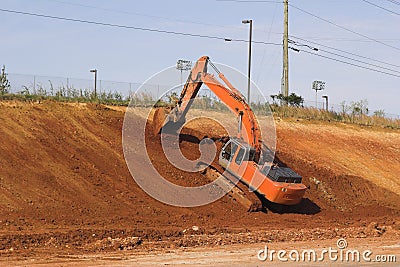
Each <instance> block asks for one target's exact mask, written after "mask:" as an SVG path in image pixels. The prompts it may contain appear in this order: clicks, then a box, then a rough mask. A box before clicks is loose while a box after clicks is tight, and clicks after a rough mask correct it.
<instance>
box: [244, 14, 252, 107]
mask: <svg viewBox="0 0 400 267" xmlns="http://www.w3.org/2000/svg"><path fill="white" fill-rule="evenodd" d="M242 23H243V24H250V33H249V66H248V72H247V102H248V103H249V105H250V73H251V37H252V33H253V20H252V19H247V20H242Z"/></svg>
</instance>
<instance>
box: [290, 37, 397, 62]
mask: <svg viewBox="0 0 400 267" xmlns="http://www.w3.org/2000/svg"><path fill="white" fill-rule="evenodd" d="M290 37H291V38H295V39H299V40H302V41H305V42H309V43H311V44H316V45H319V46H322V47H325V48H329V49H332V50H336V51H339V52H342V53H346V54H348V55H352V56H356V57H359V58H363V59H368V60H371V61H375V62H378V63H382V64H385V65H388V66H392V67H398V68H400V65H395V64H392V63H388V62H385V61H381V60H378V59H373V58H370V57H366V56H362V55H358V54H355V53H352V52H348V51H345V50H342V49H338V48H334V47H331V46H327V45H323V44H321V43H317V42H312V41H309V40H306V39H304V38H300V37H296V36H294V35H290Z"/></svg>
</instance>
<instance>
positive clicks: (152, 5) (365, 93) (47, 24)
mask: <svg viewBox="0 0 400 267" xmlns="http://www.w3.org/2000/svg"><path fill="white" fill-rule="evenodd" d="M274 2H275V1H270V2H268V1H266V2H262V3H260V2H256V1H253V2H249V3H244V2H240V1H234V2H232V1H231V2H227V1H216V0H204V1H187V0H186V1H184V0H181V1H154V0H147V1H123V0H115V1H103V0H96V1H95V0H85V1H83V0H82V1H78V0H70V1H68V0H36V1H31V0H3V1H2V5H1V8H2V9H11V10H17V11H24V12H32V13H39V14H46V15H52V16H60V17H68V18H74V19H82V20H90V21H97V22H104V23H112V24H120V25H126V26H136V27H144V28H152V29H160V30H166V31H176V32H185V33H193V34H201V35H210V36H218V37H227V38H235V39H247V38H248V30H249V28H248V25H244V24H242V23H241V21H242V20H243V19H253V21H254V26H253V27H254V33H253V40H256V41H263V42H272V43H281V42H282V31H283V4H282V3H280V2H279V1H277V2H278V3H276V2H275V3H274ZM369 2H371V3H373V4H376V5H379V6H381V7H383V8H386V9H388V10H391V11H392V13H391V12H389V11H386V10H383V9H382V8H378V7H376V6H373V5H371V4H368V3H367V2H365V1H362V0H337V1H334V0H324V1H321V0H292V1H290V4H291V5H292V6H291V7H290V8H289V34H290V35H292V36H296V37H300V38H303V39H306V40H309V41H313V42H317V43H319V44H322V45H326V46H330V47H334V48H337V49H341V50H345V51H348V52H351V53H355V54H357V55H361V56H366V57H370V58H372V59H375V60H379V61H382V62H385V63H390V64H392V65H387V64H384V63H380V62H376V61H370V60H367V59H363V58H357V57H355V56H352V55H346V54H343V53H342V52H338V51H334V50H330V49H326V50H327V51H330V52H334V53H339V54H341V55H346V56H348V57H352V58H355V59H357V60H362V61H368V62H369V63H370V64H375V65H379V66H381V67H385V68H388V69H390V70H385V69H382V68H380V69H379V70H381V71H385V72H390V73H392V74H395V75H400V5H396V4H394V3H391V1H388V0H369ZM398 2H400V1H398ZM293 6H294V7H293ZM296 7H297V8H300V9H303V10H305V11H307V12H309V13H312V14H314V15H317V16H319V17H321V18H323V19H326V20H329V21H331V22H333V23H336V24H337V25H340V26H342V27H344V28H346V29H348V30H350V31H353V32H357V33H359V34H361V35H364V36H367V37H369V39H368V38H365V37H362V36H360V35H357V34H355V33H352V32H350V31H346V30H344V29H341V28H339V27H335V26H333V25H332V24H329V23H327V22H324V21H322V20H320V19H317V18H315V17H313V16H311V15H310V14H307V13H305V12H303V11H300V10H299V9H297V8H296ZM393 12H394V13H393ZM395 13H397V14H395ZM0 19H1V29H2V37H1V46H0V64H1V65H3V64H5V65H6V67H7V71H8V72H10V73H24V74H36V75H48V76H62V77H76V78H84V79H90V78H92V73H89V71H88V70H89V69H91V68H97V69H98V70H99V78H100V79H103V80H112V81H129V82H143V81H144V80H146V79H147V78H148V77H149V76H151V75H153V74H154V73H156V72H158V71H160V70H161V69H163V68H165V67H168V66H171V65H174V64H175V63H176V61H177V59H190V60H196V59H197V58H199V57H200V56H202V55H209V56H210V57H211V58H212V59H213V60H214V61H216V62H220V63H224V64H227V65H230V66H232V67H234V68H237V69H238V70H240V71H242V72H243V73H247V52H248V50H247V49H248V44H247V43H243V42H224V41H223V40H214V39H207V38H195V37H185V36H177V35H169V34H162V33H154V32H146V31H138V30H133V29H121V28H115V27H107V26H99V25H89V24H83V23H76V22H68V21H59V20H52V19H45V18H38V17H32V16H24V15H18V14H10V13H5V12H0ZM292 39H294V38H292ZM372 39H374V40H376V41H373V40H372ZM297 40H298V41H300V40H299V39H297ZM301 42H302V43H306V42H304V41H301ZM380 42H383V43H385V44H386V45H384V44H382V43H380ZM308 44H309V43H308ZM319 44H315V45H314V46H315V47H318V48H323V47H322V46H321V45H319ZM390 46H392V47H395V48H392V47H390ZM297 47H298V46H297ZM298 48H301V49H304V50H307V51H310V52H312V51H311V50H309V49H308V48H305V47H298ZM396 48H397V49H396ZM317 53H319V54H321V55H324V56H330V57H335V58H338V57H337V56H334V55H332V54H327V53H324V52H322V51H320V52H317ZM289 57H290V59H289V61H290V91H291V92H296V93H297V94H299V95H301V96H303V97H305V98H306V101H310V102H311V101H314V99H315V92H314V91H312V90H311V83H312V81H313V80H324V81H326V84H327V85H326V90H325V92H324V94H327V95H329V96H330V99H331V103H335V104H339V103H340V102H342V101H343V100H345V101H346V102H350V101H356V100H361V99H367V100H368V102H369V108H370V109H371V110H375V109H384V110H385V111H386V112H387V113H393V114H400V105H399V104H398V101H399V100H398V96H399V95H400V94H399V92H400V87H399V85H398V82H399V81H400V78H399V77H393V76H389V75H384V74H381V73H376V72H372V71H369V70H366V69H360V68H357V67H354V66H349V65H345V64H342V63H338V62H334V61H331V60H327V59H324V58H321V57H317V56H313V55H310V54H307V53H305V52H300V53H297V52H294V51H290V52H289ZM252 59H253V62H252V63H253V64H252V79H253V80H254V82H255V83H257V84H258V85H259V87H260V88H261V90H262V91H263V93H264V94H265V95H267V96H269V95H271V94H276V93H278V92H279V90H280V82H281V76H282V48H281V47H280V46H275V45H263V44H254V45H253V57H252ZM338 59H340V60H345V61H349V62H352V63H354V64H362V63H357V62H355V61H350V60H348V59H344V58H338ZM369 67H370V68H374V69H376V67H373V66H369ZM396 71H397V72H396ZM240 89H242V90H243V91H245V90H246V88H240ZM320 95H322V94H320Z"/></svg>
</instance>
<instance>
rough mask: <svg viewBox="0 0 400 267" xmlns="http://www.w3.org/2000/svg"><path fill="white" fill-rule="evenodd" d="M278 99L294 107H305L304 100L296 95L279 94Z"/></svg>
mask: <svg viewBox="0 0 400 267" xmlns="http://www.w3.org/2000/svg"><path fill="white" fill-rule="evenodd" d="M271 97H272V96H271ZM276 98H277V99H279V100H281V101H283V102H286V103H288V104H289V105H290V106H294V107H301V106H303V103H304V98H303V97H301V96H299V95H296V94H295V93H291V94H290V95H289V96H284V95H283V94H279V95H277V96H276ZM273 99H274V98H273ZM274 100H275V99H274Z"/></svg>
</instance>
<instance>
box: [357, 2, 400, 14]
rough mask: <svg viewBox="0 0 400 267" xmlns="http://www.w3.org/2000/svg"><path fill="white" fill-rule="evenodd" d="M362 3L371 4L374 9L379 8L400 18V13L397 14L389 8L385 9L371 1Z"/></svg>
mask: <svg viewBox="0 0 400 267" xmlns="http://www.w3.org/2000/svg"><path fill="white" fill-rule="evenodd" d="M361 1H363V2H365V3H368V4H370V5H372V6H374V7H377V8H380V9H382V10H385V11H387V12H389V13H392V14H395V15H397V16H400V13H397V12H395V11H393V10H390V9H387V8H385V7H383V6H380V5H377V4H374V3H372V2H370V1H367V0H361Z"/></svg>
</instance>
